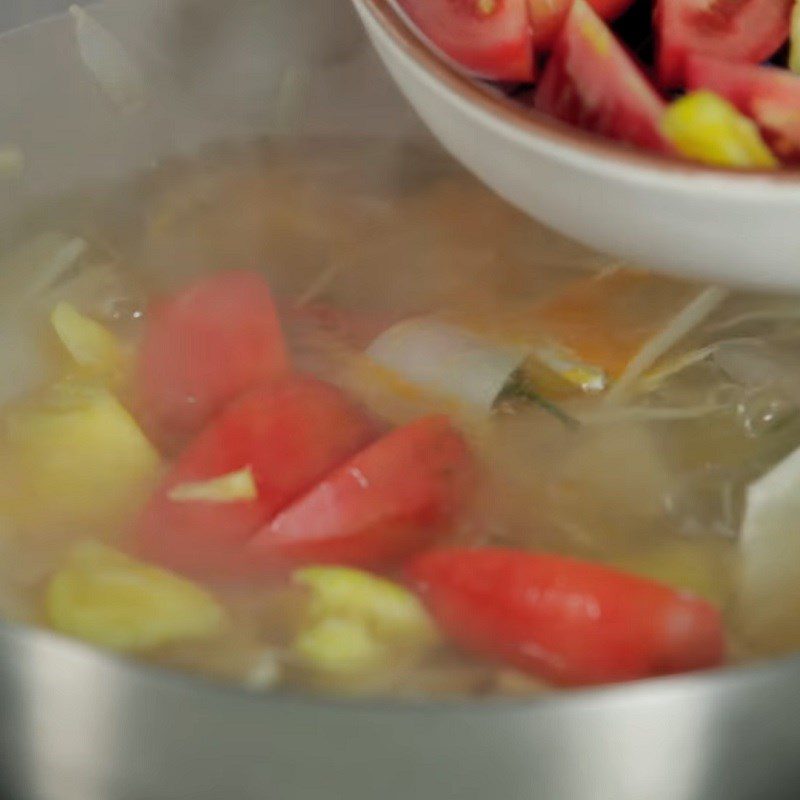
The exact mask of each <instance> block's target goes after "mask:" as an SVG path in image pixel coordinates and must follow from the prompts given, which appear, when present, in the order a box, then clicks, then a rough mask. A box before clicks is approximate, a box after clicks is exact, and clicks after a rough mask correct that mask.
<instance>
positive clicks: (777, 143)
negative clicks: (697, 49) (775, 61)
mask: <svg viewBox="0 0 800 800" xmlns="http://www.w3.org/2000/svg"><path fill="white" fill-rule="evenodd" d="M686 85H687V87H688V88H690V89H708V90H710V91H712V92H716V93H717V94H719V95H720V96H722V97H724V98H725V99H726V100H728V101H729V102H730V103H732V104H733V105H734V106H736V107H737V108H738V109H739V110H740V111H741V112H742V113H743V114H746V115H747V116H748V117H751V118H752V119H753V120H755V122H756V123H757V124H758V126H759V128H760V129H761V132H762V134H763V135H764V138H765V139H766V140H767V142H768V143H769V145H770V146H771V148H772V150H773V151H774V152H775V153H776V154H777V155H778V157H779V158H781V159H782V160H784V161H795V162H796V161H798V160H800V76H798V75H795V74H794V73H791V72H789V71H788V70H785V69H780V68H778V67H762V66H754V65H752V64H733V63H730V62H728V61H722V60H720V59H718V58H712V57H710V56H700V55H692V56H689V58H688V59H687V61H686Z"/></svg>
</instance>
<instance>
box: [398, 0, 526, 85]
mask: <svg viewBox="0 0 800 800" xmlns="http://www.w3.org/2000/svg"><path fill="white" fill-rule="evenodd" d="M527 2H528V0H398V4H399V5H400V7H401V8H402V9H403V10H404V11H405V13H406V14H407V16H408V17H409V19H410V20H411V22H412V23H414V25H415V26H416V27H417V28H418V29H419V32H420V33H421V34H422V36H423V37H424V38H425V39H427V40H428V42H429V43H430V44H432V45H433V46H434V47H435V48H436V49H438V50H440V51H441V52H442V53H444V54H445V55H446V56H448V57H449V58H451V59H453V61H455V62H456V63H458V64H459V65H461V66H462V67H464V68H465V69H467V70H469V71H470V72H473V73H474V74H475V75H477V76H479V77H482V78H489V79H491V80H500V81H532V80H533V78H534V74H535V61H534V58H533V37H532V33H531V24H530V21H529V20H528V9H527Z"/></svg>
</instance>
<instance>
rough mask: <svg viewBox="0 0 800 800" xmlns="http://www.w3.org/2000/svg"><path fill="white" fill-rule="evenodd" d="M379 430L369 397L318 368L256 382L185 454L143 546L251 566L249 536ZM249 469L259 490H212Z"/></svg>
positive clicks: (170, 556)
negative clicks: (363, 401)
mask: <svg viewBox="0 0 800 800" xmlns="http://www.w3.org/2000/svg"><path fill="white" fill-rule="evenodd" d="M378 432H379V429H378V427H377V425H376V423H375V422H374V421H373V420H372V419H371V418H370V417H369V416H368V415H367V414H366V413H365V412H364V411H363V410H362V409H361V407H360V406H358V405H357V404H355V403H354V402H353V401H352V400H350V399H349V398H347V397H346V395H344V394H343V393H342V392H341V391H340V390H339V389H337V388H336V387H334V386H331V385H330V384H327V383H324V382H322V381H319V380H316V379H314V378H308V377H304V376H292V377H289V378H285V379H281V380H277V381H275V382H273V383H270V384H268V385H265V386H262V387H259V388H256V389H254V390H252V391H250V392H249V393H247V394H245V395H243V396H242V397H241V398H239V399H238V400H236V401H235V402H234V403H232V404H231V405H230V406H228V407H227V408H226V409H225V410H224V411H223V412H222V413H221V414H219V415H218V416H217V417H216V418H215V419H214V420H213V421H212V422H211V424H210V425H208V426H207V427H206V428H205V429H204V430H203V431H202V432H201V433H200V435H199V436H197V438H196V439H195V440H194V441H193V442H192V443H191V444H190V445H189V446H188V448H187V449H186V450H185V451H184V452H183V453H182V454H181V456H180V457H179V458H178V460H177V461H176V463H175V465H174V466H173V468H172V470H171V471H170V472H169V474H168V475H167V477H166V479H165V480H164V482H163V483H162V485H161V486H160V487H159V489H158V490H157V491H156V493H155V495H154V496H153V497H152V498H151V500H150V502H149V504H148V506H147V507H146V509H145V511H144V513H143V515H142V517H141V519H140V521H139V525H138V529H137V537H138V549H139V552H140V553H141V555H143V556H144V557H146V558H148V559H149V560H151V561H155V562H157V563H159V564H162V565H163V566H167V567H170V568H172V569H176V570H178V571H181V572H187V573H189V574H196V575H201V576H214V575H224V574H229V573H231V572H234V573H239V572H241V571H243V567H242V564H241V560H240V558H239V555H240V551H241V548H242V546H243V545H244V543H245V542H246V540H247V539H248V538H249V537H250V536H251V535H252V534H253V533H255V531H256V530H257V529H258V528H259V527H260V526H261V525H263V524H264V523H265V522H266V521H267V520H269V519H271V518H272V516H274V515H275V514H276V513H277V512H278V511H280V510H281V509H282V508H284V507H285V506H287V505H288V504H289V503H291V502H292V501H293V500H294V499H295V498H296V497H298V496H299V495H301V494H302V493H303V492H305V491H307V490H308V489H309V488H310V487H311V486H313V485H314V484H315V483H316V482H317V481H318V480H320V479H321V478H323V477H324V476H325V475H326V474H327V473H328V472H330V470H332V469H334V468H335V467H337V466H338V465H339V464H341V463H342V462H343V461H345V460H346V459H347V458H349V457H350V456H351V455H352V454H353V453H355V452H357V451H358V450H359V449H360V448H362V447H363V446H364V445H365V444H366V443H367V442H369V441H370V440H372V439H373V438H375V436H377V435H378ZM246 469H249V471H250V473H251V474H252V479H253V482H254V484H255V496H254V497H241V498H240V497H237V496H235V495H234V496H232V497H229V498H227V499H226V498H222V497H219V496H213V495H212V492H211V490H212V488H213V489H214V495H215V494H216V487H218V486H219V484H220V482H221V481H223V480H224V479H225V478H226V476H228V478H230V476H231V475H234V474H236V473H237V472H239V471H241V470H246ZM228 482H230V481H228ZM204 488H205V489H206V490H207V492H208V496H207V497H203V491H202V490H203V489H204Z"/></svg>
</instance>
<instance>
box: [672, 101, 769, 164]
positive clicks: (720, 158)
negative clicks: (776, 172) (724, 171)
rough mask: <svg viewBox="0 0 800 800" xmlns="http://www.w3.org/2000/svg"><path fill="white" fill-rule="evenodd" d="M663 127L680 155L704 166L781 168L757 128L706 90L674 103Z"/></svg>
mask: <svg viewBox="0 0 800 800" xmlns="http://www.w3.org/2000/svg"><path fill="white" fill-rule="evenodd" d="M661 127H662V130H663V132H664V135H665V136H666V137H667V138H668V139H669V141H670V142H672V144H673V145H674V146H675V149H676V150H677V151H678V152H679V153H681V154H682V155H684V156H686V157H688V158H693V159H695V160H697V161H702V162H704V163H705V164H713V165H716V166H720V167H742V168H758V167H762V168H774V167H777V166H778V160H777V159H776V158H775V156H774V155H773V154H772V151H771V150H770V149H769V147H767V145H766V144H765V142H764V140H763V139H762V138H761V134H760V133H759V131H758V127H757V126H756V124H755V123H754V122H753V121H752V120H750V119H748V118H747V117H745V116H744V115H743V114H740V113H739V112H738V111H737V110H736V108H735V107H734V106H732V105H731V104H730V103H729V102H728V101H727V100H724V99H723V98H721V97H720V96H719V95H716V94H714V93H713V92H709V91H707V90H705V89H701V90H699V91H696V92H690V93H689V94H687V95H684V96H683V97H681V98H679V99H678V100H675V101H673V102H672V103H671V104H670V106H669V107H668V108H667V110H666V111H665V112H664V117H663V119H662V122H661Z"/></svg>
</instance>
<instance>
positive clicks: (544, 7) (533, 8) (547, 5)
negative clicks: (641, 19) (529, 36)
mask: <svg viewBox="0 0 800 800" xmlns="http://www.w3.org/2000/svg"><path fill="white" fill-rule="evenodd" d="M632 3H633V0H589V5H590V6H591V7H592V8H593V9H594V10H595V11H596V12H597V13H598V14H599V15H600V16H601V17H602V18H603V19H606V20H613V19H616V18H617V17H618V16H619V15H620V14H622V12H623V11H626V10H627V9H628V7H629V6H630V5H631V4H632ZM571 4H572V2H571V0H528V10H529V13H530V18H531V26H532V28H533V44H534V47H535V48H536V50H549V49H550V47H551V46H552V44H553V42H554V41H555V39H556V36H557V35H558V31H559V29H560V28H561V26H562V25H563V24H564V20H565V19H566V18H567V14H568V13H569V9H570V5H571Z"/></svg>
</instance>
